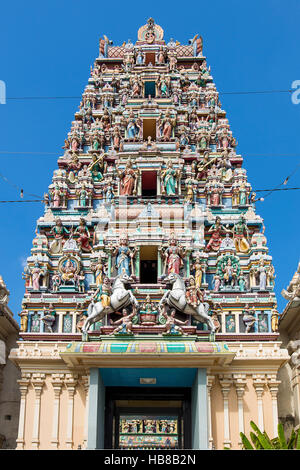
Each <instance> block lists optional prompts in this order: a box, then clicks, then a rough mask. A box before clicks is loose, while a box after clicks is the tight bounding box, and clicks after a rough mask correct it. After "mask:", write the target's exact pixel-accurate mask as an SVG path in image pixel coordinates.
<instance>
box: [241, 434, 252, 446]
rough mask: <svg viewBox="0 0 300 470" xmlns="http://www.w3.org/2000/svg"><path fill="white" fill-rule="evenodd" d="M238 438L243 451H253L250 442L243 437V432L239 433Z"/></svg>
mask: <svg viewBox="0 0 300 470" xmlns="http://www.w3.org/2000/svg"><path fill="white" fill-rule="evenodd" d="M240 436H241V439H242V444H243V447H244V449H245V450H254V448H253V445H252V444H251V442H250V441H249V440H248V438H247V437H246V436H245V434H244V433H243V432H240Z"/></svg>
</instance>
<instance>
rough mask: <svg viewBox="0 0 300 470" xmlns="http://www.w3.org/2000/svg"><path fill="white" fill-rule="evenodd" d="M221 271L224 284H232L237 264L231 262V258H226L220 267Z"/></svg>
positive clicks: (233, 283) (235, 276) (234, 280)
mask: <svg viewBox="0 0 300 470" xmlns="http://www.w3.org/2000/svg"><path fill="white" fill-rule="evenodd" d="M222 271H223V279H224V283H225V285H226V284H228V285H230V286H234V285H235V284H236V280H237V266H235V265H233V264H232V261H231V258H228V260H227V263H226V265H225V266H223V267H222Z"/></svg>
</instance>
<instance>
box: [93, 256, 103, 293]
mask: <svg viewBox="0 0 300 470" xmlns="http://www.w3.org/2000/svg"><path fill="white" fill-rule="evenodd" d="M91 270H92V271H93V273H94V276H95V283H96V286H97V287H99V286H101V285H102V284H103V279H104V276H105V274H106V264H105V263H104V262H103V261H102V258H101V256H99V258H98V260H97V262H96V263H92V264H91Z"/></svg>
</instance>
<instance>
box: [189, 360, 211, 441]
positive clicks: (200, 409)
mask: <svg viewBox="0 0 300 470" xmlns="http://www.w3.org/2000/svg"><path fill="white" fill-rule="evenodd" d="M206 381H207V377H206V369H197V372H196V377H195V381H194V384H193V387H192V449H195V450H196V449H199V450H208V448H209V447H208V415H207V386H206Z"/></svg>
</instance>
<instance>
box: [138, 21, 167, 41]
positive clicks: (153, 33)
mask: <svg viewBox="0 0 300 470" xmlns="http://www.w3.org/2000/svg"><path fill="white" fill-rule="evenodd" d="M163 37H164V30H163V29H162V28H161V27H160V26H159V25H158V24H155V22H154V19H153V18H149V19H148V21H147V24H145V25H144V26H141V28H140V29H139V30H138V40H139V41H145V42H147V43H148V44H153V43H154V42H156V41H162V40H163Z"/></svg>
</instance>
